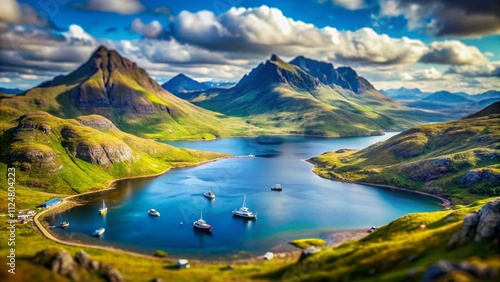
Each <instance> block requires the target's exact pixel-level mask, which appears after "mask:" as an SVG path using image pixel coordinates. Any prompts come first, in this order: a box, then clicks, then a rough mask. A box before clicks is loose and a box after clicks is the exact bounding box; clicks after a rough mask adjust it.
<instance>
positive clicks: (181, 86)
mask: <svg viewBox="0 0 500 282" xmlns="http://www.w3.org/2000/svg"><path fill="white" fill-rule="evenodd" d="M162 87H163V89H165V90H167V91H169V92H171V93H173V94H175V95H177V94H182V93H187V92H191V91H202V90H207V89H208V88H209V87H208V86H207V85H206V84H204V83H201V82H198V81H196V80H194V79H192V78H191V77H189V76H187V75H185V74H183V73H179V74H178V75H176V76H174V77H172V78H171V79H170V80H169V81H167V82H165V83H164V84H163V85H162Z"/></svg>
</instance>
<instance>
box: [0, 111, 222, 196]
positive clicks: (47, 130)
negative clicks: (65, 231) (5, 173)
mask: <svg viewBox="0 0 500 282" xmlns="http://www.w3.org/2000/svg"><path fill="white" fill-rule="evenodd" d="M7 114H8V113H7ZM1 115H2V112H1V111H0V116H1ZM4 116H5V115H4ZM11 118H12V117H11ZM12 121H13V123H12V124H11V127H10V128H8V129H6V130H5V131H3V134H2V136H1V138H0V142H1V152H0V154H1V158H0V165H2V166H10V167H15V168H18V169H19V171H23V173H21V174H19V176H18V177H16V184H17V185H18V186H19V187H20V188H21V187H23V189H33V190H36V191H43V192H44V193H54V194H59V195H61V194H74V193H75V192H86V191H89V190H92V189H99V188H104V187H105V186H107V185H108V184H109V181H111V180H113V179H115V178H121V177H131V176H141V175H148V174H157V173H160V172H163V171H165V170H167V169H168V168H170V167H175V166H183V165H186V164H191V163H196V162H200V161H204V160H211V159H214V158H218V157H221V156H222V155H221V154H217V153H204V152H199V151H194V150H184V149H179V148H175V147H172V146H169V145H166V144H162V143H159V142H156V141H153V140H148V139H142V138H139V137H136V136H134V135H131V134H128V133H125V132H122V131H120V130H119V129H117V128H116V127H115V126H114V125H113V123H111V121H109V120H108V119H106V118H104V117H102V116H98V115H90V116H80V117H78V118H77V119H61V118H57V117H54V116H53V115H50V114H48V113H46V112H41V111H37V112H32V113H28V114H24V115H22V116H20V117H19V116H17V118H14V119H12ZM4 126H7V124H4ZM45 196H47V195H46V194H45Z"/></svg>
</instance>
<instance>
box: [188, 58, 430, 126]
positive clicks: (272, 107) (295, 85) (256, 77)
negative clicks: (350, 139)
mask: <svg viewBox="0 0 500 282" xmlns="http://www.w3.org/2000/svg"><path fill="white" fill-rule="evenodd" d="M178 96H179V97H182V98H183V99H186V100H188V101H190V102H192V103H194V104H196V105H199V106H201V107H204V108H207V109H210V110H213V111H217V112H221V113H224V114H226V115H229V116H235V117H241V118H243V119H245V120H246V121H247V123H250V124H252V125H255V126H258V127H262V128H274V129H275V130H276V131H278V132H280V133H293V134H305V135H320V136H347V135H369V134H380V133H381V132H382V131H384V130H397V129H401V128H403V127H407V126H411V125H413V124H416V123H418V122H419V121H420V122H423V119H425V118H426V117H429V116H430V115H428V114H426V113H424V112H421V111H415V110H411V109H408V108H404V107H402V106H400V105H398V104H397V103H396V102H394V101H393V100H391V99H390V98H389V97H387V96H385V95H383V94H382V93H380V92H379V91H377V90H376V89H375V88H374V87H373V85H371V84H370V82H368V81H367V80H366V79H364V78H363V77H361V76H359V75H358V74H357V73H356V71H354V70H353V69H351V68H349V67H341V68H334V66H333V65H332V64H330V63H326V62H320V61H316V60H312V59H308V58H305V57H303V56H299V57H297V58H295V59H293V60H292V61H290V63H287V62H285V61H283V60H282V59H281V58H279V57H278V56H277V55H272V56H271V57H270V58H269V59H268V60H266V61H265V62H263V63H261V64H259V65H258V66H257V67H256V68H254V69H253V70H252V71H251V72H250V73H249V74H247V75H245V76H244V77H243V78H242V79H241V80H240V81H239V82H238V83H237V84H236V85H235V86H234V87H232V88H230V89H209V90H206V91H196V92H191V93H189V94H188V95H186V94H185V93H184V94H182V95H178ZM416 112H418V114H415V113H416ZM419 118H421V119H420V120H419Z"/></svg>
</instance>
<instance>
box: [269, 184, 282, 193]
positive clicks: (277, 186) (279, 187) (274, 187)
mask: <svg viewBox="0 0 500 282" xmlns="http://www.w3.org/2000/svg"><path fill="white" fill-rule="evenodd" d="M271 190H272V191H283V187H281V184H275V185H274V186H272V187H271Z"/></svg>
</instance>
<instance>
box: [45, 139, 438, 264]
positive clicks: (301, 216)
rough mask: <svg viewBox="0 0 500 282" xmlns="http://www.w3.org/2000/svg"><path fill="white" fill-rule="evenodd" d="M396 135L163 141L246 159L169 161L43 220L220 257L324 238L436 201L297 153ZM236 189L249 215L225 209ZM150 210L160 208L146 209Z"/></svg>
mask: <svg viewBox="0 0 500 282" xmlns="http://www.w3.org/2000/svg"><path fill="white" fill-rule="evenodd" d="M395 134H396V133H387V134H386V135H385V136H373V137H354V138H339V139H321V138H308V137H283V138H260V139H256V138H228V139H220V140H216V141H199V142H190V141H176V142H169V143H170V144H172V145H175V146H178V147H184V148H191V149H198V150H205V151H216V152H225V153H230V154H233V155H235V156H247V155H249V154H252V155H255V157H253V158H248V157H245V158H232V159H225V160H221V161H217V162H212V163H208V164H204V165H201V166H198V167H191V168H182V169H174V170H171V171H170V172H168V173H167V174H165V175H162V176H159V177H155V178H148V179H136V180H126V181H121V182H119V183H118V184H117V186H118V189H116V190H112V191H107V192H101V193H99V194H93V195H89V196H85V200H87V203H88V204H87V205H84V206H78V207H75V208H72V209H70V210H68V211H66V212H64V213H62V214H58V215H54V216H52V217H51V218H50V219H49V221H50V222H51V223H52V224H54V225H57V226H58V225H59V222H61V221H69V222H70V224H71V225H70V226H69V227H68V228H67V229H64V230H62V229H60V228H55V229H53V230H54V232H55V233H56V235H57V236H59V237H60V238H62V239H66V240H73V241H80V242H87V243H92V244H102V245H111V246H115V247H119V248H125V249H129V250H134V251H139V252H146V253H151V252H153V251H154V250H159V249H161V250H165V251H167V252H168V253H169V254H171V255H175V256H186V257H210V258H228V257H230V256H232V255H235V254H238V255H239V256H244V255H246V254H248V255H254V254H263V253H264V252H266V251H269V250H280V247H276V246H280V245H286V243H287V242H288V241H289V240H292V239H297V238H303V237H309V236H314V237H323V238H325V234H327V233H328V232H331V231H335V230H349V229H355V228H369V227H370V226H372V225H383V224H387V223H388V222H390V221H391V220H393V219H395V218H398V217H400V216H402V215H405V214H408V213H413V212H423V211H435V210H438V209H440V206H439V202H438V201H437V200H436V199H434V198H430V197H426V196H422V195H418V194H413V193H408V192H402V191H392V190H390V189H380V188H375V187H371V186H367V185H358V184H350V183H341V182H336V181H331V180H327V179H322V178H320V177H318V176H316V175H315V174H313V173H312V172H311V169H312V165H311V164H309V163H307V162H305V161H304V160H305V159H307V158H310V157H313V156H316V155H319V154H321V153H323V152H325V151H332V150H337V149H340V148H355V149H361V148H364V147H367V146H369V145H371V144H374V143H376V142H378V141H383V140H385V139H388V138H389V137H391V136H393V135H395ZM275 183H280V184H281V185H282V186H283V187H284V189H283V191H282V192H273V191H271V190H270V186H272V185H273V184H275ZM207 190H212V191H213V192H214V193H215V194H216V196H217V197H216V199H215V200H209V199H206V198H204V197H203V192H205V191H207ZM244 194H246V195H247V206H248V207H249V208H250V209H251V210H252V211H254V212H257V213H258V219H257V220H256V221H247V220H244V219H240V218H234V217H233V216H232V214H231V211H232V210H233V209H237V208H239V207H240V206H241V204H242V201H243V195H244ZM102 199H105V200H106V204H107V205H108V207H109V211H108V214H107V215H106V216H104V217H103V216H99V215H98V214H97V210H98V208H99V206H100V203H101V201H102ZM151 208H155V209H156V210H158V211H159V212H160V213H161V216H160V217H158V218H155V217H151V216H148V214H147V211H148V210H149V209H151ZM200 210H203V217H204V219H205V220H206V221H207V223H209V224H211V225H213V226H214V229H213V232H212V234H211V235H210V234H206V233H200V232H196V231H195V230H193V227H192V223H193V221H195V220H197V219H198V218H199V217H200ZM181 222H182V223H183V224H182V225H181V224H180V223H181ZM98 227H105V228H106V233H105V234H104V236H103V237H102V238H94V237H92V236H91V233H92V232H93V230H94V229H96V228H98Z"/></svg>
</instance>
